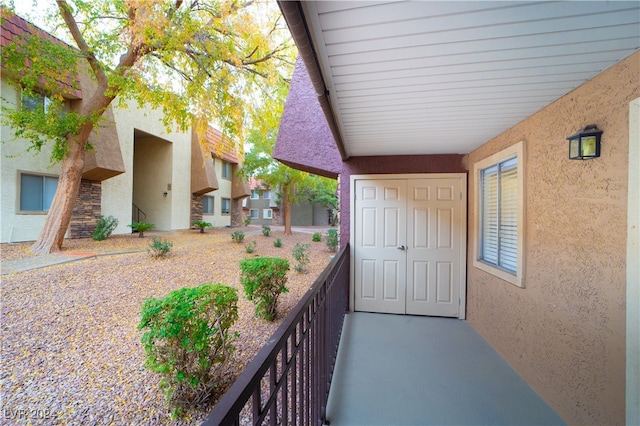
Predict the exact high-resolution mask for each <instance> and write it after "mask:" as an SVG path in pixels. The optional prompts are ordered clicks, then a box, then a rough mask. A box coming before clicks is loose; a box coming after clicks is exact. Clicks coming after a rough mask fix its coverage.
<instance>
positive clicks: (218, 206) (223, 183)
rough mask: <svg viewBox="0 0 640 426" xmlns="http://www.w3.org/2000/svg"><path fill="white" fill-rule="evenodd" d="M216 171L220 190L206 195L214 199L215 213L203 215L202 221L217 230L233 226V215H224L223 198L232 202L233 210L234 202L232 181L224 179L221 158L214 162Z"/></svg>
mask: <svg viewBox="0 0 640 426" xmlns="http://www.w3.org/2000/svg"><path fill="white" fill-rule="evenodd" d="M214 170H215V172H216V176H217V177H218V185H219V188H218V189H217V190H216V191H211V192H208V193H206V194H204V195H207V196H210V197H213V198H214V202H213V208H214V213H213V214H203V215H202V220H204V221H206V222H209V223H210V224H211V225H212V226H213V227H215V228H218V227H223V226H231V214H224V215H223V214H222V198H228V199H230V200H231V201H232V202H231V207H232V209H233V200H232V199H231V187H232V181H231V179H226V178H223V177H222V160H220V159H219V158H216V159H215V161H214Z"/></svg>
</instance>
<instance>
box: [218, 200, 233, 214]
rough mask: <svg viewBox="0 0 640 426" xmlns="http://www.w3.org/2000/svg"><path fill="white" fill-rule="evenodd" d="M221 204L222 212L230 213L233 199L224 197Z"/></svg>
mask: <svg viewBox="0 0 640 426" xmlns="http://www.w3.org/2000/svg"><path fill="white" fill-rule="evenodd" d="M220 204H221V206H220V212H221V213H222V214H229V213H231V200H230V199H228V198H223V199H222V200H221V202H220Z"/></svg>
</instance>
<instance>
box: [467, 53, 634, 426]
mask: <svg viewBox="0 0 640 426" xmlns="http://www.w3.org/2000/svg"><path fill="white" fill-rule="evenodd" d="M639 71H640V53H638V52H636V53H635V54H634V55H632V56H631V57H629V58H627V59H626V60H624V61H622V62H620V63H619V64H617V65H616V66H614V67H612V68H611V69H608V70H606V71H605V72H603V73H602V74H601V75H599V76H598V77H596V78H594V79H593V80H591V81H589V82H587V83H586V84H584V85H583V86H581V87H579V88H577V89H575V90H574V91H572V92H571V93H569V94H568V95H566V96H564V97H563V98H561V99H559V100H558V101H556V102H554V103H552V104H551V105H549V106H548V107H546V108H545V109H543V110H541V111H540V112H538V113H537V114H535V115H533V116H532V117H530V118H529V119H527V120H525V121H523V122H522V123H520V124H518V125H516V126H515V127H513V128H511V129H510V130H508V131H507V132H505V133H503V134H501V135H500V136H498V137H496V138H495V139H493V140H492V141H490V142H488V143H487V144H485V145H483V146H482V147H480V148H479V149H477V150H475V151H473V152H472V153H471V154H470V155H469V169H470V170H473V165H474V164H475V163H476V162H478V161H479V160H482V159H484V158H486V157H488V156H490V155H492V154H494V153H496V152H498V151H500V150H502V149H504V148H505V147H508V146H510V145H513V144H515V143H517V142H518V141H524V142H525V150H526V164H525V188H526V189H525V203H526V207H525V210H526V226H525V228H526V229H525V230H524V231H525V288H523V289H521V288H518V287H516V286H514V285H512V284H509V283H507V282H505V281H502V280H500V279H498V278H496V277H494V276H492V275H490V274H488V273H486V272H483V271H481V270H479V269H477V268H474V266H473V244H474V242H475V238H476V234H477V230H476V229H474V225H473V220H472V218H473V217H474V215H475V214H476V208H475V206H476V201H477V197H476V191H477V188H475V187H474V182H473V179H472V178H470V179H469V184H470V186H469V217H470V221H469V243H470V244H469V256H468V259H469V261H468V273H467V276H468V281H467V286H468V289H467V300H468V305H467V319H468V321H469V322H470V323H471V325H472V326H473V327H474V328H475V329H476V330H477V331H478V332H479V333H480V334H482V336H483V337H485V338H486V339H487V340H488V341H489V342H490V343H491V344H492V345H493V346H494V347H495V348H496V350H497V351H498V352H499V353H500V354H501V355H502V356H503V357H504V358H505V359H506V360H507V362H509V363H510V364H511V365H512V366H513V367H514V368H515V369H516V370H517V371H518V373H519V374H521V375H522V376H523V377H524V378H525V379H526V380H527V382H529V384H530V385H531V386H532V387H533V388H534V389H535V390H536V391H537V392H538V393H539V394H540V395H541V396H542V397H543V398H544V399H545V400H546V401H547V402H548V403H549V404H550V405H551V406H552V407H553V408H554V409H555V410H556V411H557V412H558V414H559V415H560V416H562V417H563V419H564V420H566V421H567V422H568V423H571V424H599V425H602V424H624V422H625V414H624V413H625V317H626V314H625V287H626V269H625V263H626V237H627V230H626V224H627V174H628V173H627V171H628V159H627V157H628V152H629V123H628V112H629V102H630V101H631V100H633V99H635V98H637V97H638V96H639V95H640V72H639ZM587 124H597V125H598V127H599V128H600V129H601V130H603V131H604V133H603V139H602V140H603V142H602V156H601V157H600V158H598V159H594V160H588V161H570V160H568V159H567V155H568V143H567V141H566V137H567V136H569V135H571V134H573V133H575V132H576V131H577V130H579V129H580V128H582V127H583V126H585V125H587Z"/></svg>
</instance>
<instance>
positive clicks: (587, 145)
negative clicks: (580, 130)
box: [580, 135, 596, 158]
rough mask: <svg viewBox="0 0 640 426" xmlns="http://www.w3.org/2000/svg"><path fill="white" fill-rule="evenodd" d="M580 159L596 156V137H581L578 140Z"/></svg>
mask: <svg viewBox="0 0 640 426" xmlns="http://www.w3.org/2000/svg"><path fill="white" fill-rule="evenodd" d="M580 139H581V143H580V157H582V158H585V157H595V156H596V137H595V136H594V135H591V136H583V137H581V138H580Z"/></svg>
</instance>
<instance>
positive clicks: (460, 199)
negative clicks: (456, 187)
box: [460, 192, 462, 200]
mask: <svg viewBox="0 0 640 426" xmlns="http://www.w3.org/2000/svg"><path fill="white" fill-rule="evenodd" d="M460 200H462V192H461V193H460Z"/></svg>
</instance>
